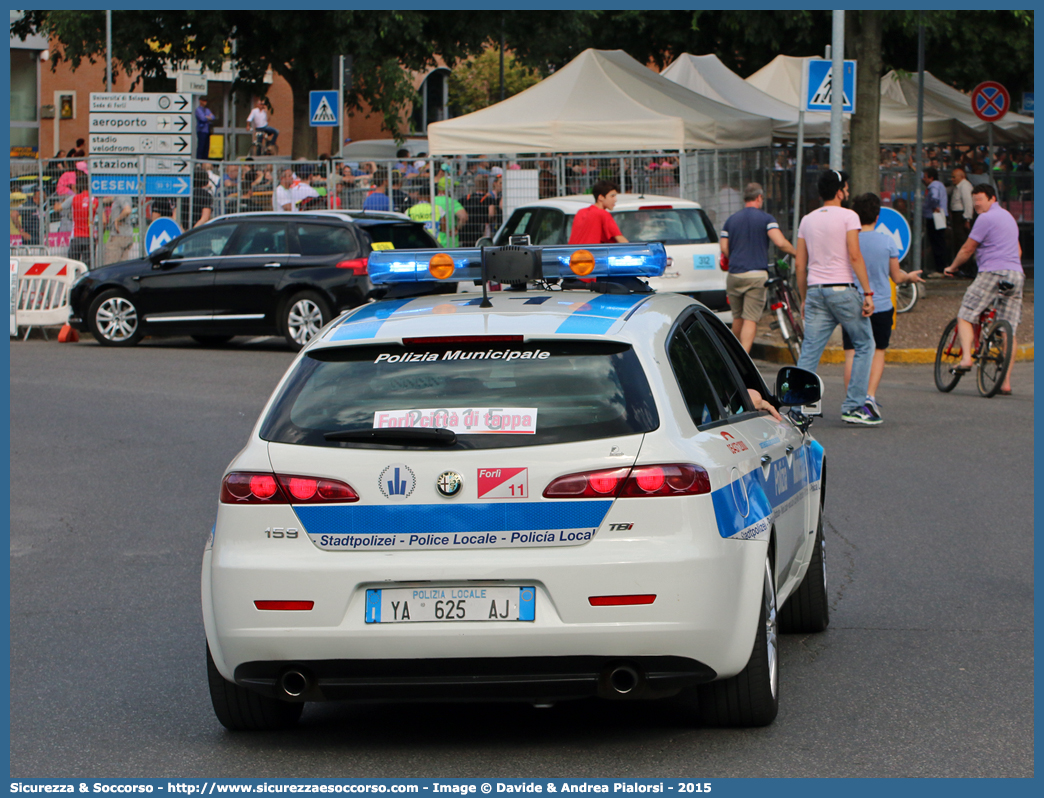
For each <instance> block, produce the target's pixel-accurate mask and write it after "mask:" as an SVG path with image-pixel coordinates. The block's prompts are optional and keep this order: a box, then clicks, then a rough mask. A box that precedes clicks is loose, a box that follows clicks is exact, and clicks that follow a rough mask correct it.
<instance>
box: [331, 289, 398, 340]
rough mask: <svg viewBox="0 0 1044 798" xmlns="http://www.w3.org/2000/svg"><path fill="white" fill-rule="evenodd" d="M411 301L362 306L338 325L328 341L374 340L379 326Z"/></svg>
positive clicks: (393, 301) (395, 300)
mask: <svg viewBox="0 0 1044 798" xmlns="http://www.w3.org/2000/svg"><path fill="white" fill-rule="evenodd" d="M411 301H413V298H412V297H411V298H409V299H391V300H388V301H387V302H371V303H370V304H369V305H363V306H362V308H360V309H359V311H358V312H356V313H353V314H352V315H351V316H349V317H348V318H347V319H345V320H344V321H342V322H341V323H340V325H338V327H337V329H336V330H334V331H333V333H332V334H331V335H330V340H331V341H357V340H359V339H362V338H375V337H376V336H377V331H378V330H380V329H381V325H382V324H384V322H385V321H387V319H388V317H389V316H391V315H392V314H393V313H395V311H397V310H399V309H400V308H402V307H403V306H404V305H406V304H408V303H409V302H411Z"/></svg>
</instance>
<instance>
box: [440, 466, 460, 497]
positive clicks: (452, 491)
mask: <svg viewBox="0 0 1044 798" xmlns="http://www.w3.org/2000/svg"><path fill="white" fill-rule="evenodd" d="M435 487H436V488H438V490H439V493H441V494H442V495H443V496H445V497H446V498H447V499H452V498H453V497H454V496H456V495H457V494H458V493H460V491H461V488H463V487H464V477H462V476H461V475H460V474H458V473H457V472H456V471H443V472H442V473H441V474H439V478H438V479H436V480H435Z"/></svg>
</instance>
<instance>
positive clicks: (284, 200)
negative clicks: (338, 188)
mask: <svg viewBox="0 0 1044 798" xmlns="http://www.w3.org/2000/svg"><path fill="white" fill-rule="evenodd" d="M318 196H319V192H318V191H316V190H315V189H314V188H312V187H311V186H310V185H308V184H307V183H305V182H304V181H302V180H299V179H298V178H297V176H296V175H295V174H294V170H293V169H284V170H283V171H281V172H280V173H279V185H278V186H276V189H275V191H274V192H272V210H273V211H286V212H289V213H293V212H296V211H297V210H298V208H297V205H298V203H300V202H301V200H304V199H308V198H309V197H318Z"/></svg>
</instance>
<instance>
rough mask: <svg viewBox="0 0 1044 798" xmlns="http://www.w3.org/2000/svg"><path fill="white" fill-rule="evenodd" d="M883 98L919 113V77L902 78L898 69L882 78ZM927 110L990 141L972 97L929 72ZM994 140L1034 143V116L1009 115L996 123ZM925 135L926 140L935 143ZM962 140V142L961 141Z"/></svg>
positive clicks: (908, 76) (926, 112) (978, 139)
mask: <svg viewBox="0 0 1044 798" xmlns="http://www.w3.org/2000/svg"><path fill="white" fill-rule="evenodd" d="M881 98H882V101H883V100H884V99H887V100H888V101H889V102H892V103H895V104H896V105H901V106H905V107H909V108H913V109H914V111H915V112H916V110H917V75H915V74H914V75H907V76H906V77H901V76H900V75H899V74H898V73H897V72H896V71H895V70H892V71H891V72H888V73H887V74H886V75H885V76H884V77H883V78H881ZM924 111H925V114H926V115H927V114H928V112H929V111H931V112H932V113H933V114H938V115H940V116H945V117H950V118H952V119H955V120H957V121H959V122H961V123H962V124H963V125H964V126H965V127H967V128H968V129H970V130H973V131H975V134H976V135H977V138H976V139H975V141H979V142H982V141H985V140H986V125H987V124H988V123H987V122H983V121H982V120H981V119H979V117H977V116H976V115H975V112H974V111H972V105H971V95H970V94H965V93H964V92H963V91H959V90H958V89H955V88H954V87H953V86H950V85H947V84H946V83H943V82H942V81H941V80H939V78H937V77H935V75H933V74H932V73H931V72H928V71H927V70H926V71H925V73H924ZM993 139H994V141H996V142H999V143H1013V142H1019V141H1033V117H1031V116H1022V115H1021V114H1015V113H1011V112H1008V113H1007V114H1005V115H1004V118H1003V119H1001V121H1000V122H994V123H993ZM931 140H933V139H929V138H928V136H927V135H926V136H925V141H931ZM935 140H938V139H935ZM957 140H958V141H960V140H959V139H957Z"/></svg>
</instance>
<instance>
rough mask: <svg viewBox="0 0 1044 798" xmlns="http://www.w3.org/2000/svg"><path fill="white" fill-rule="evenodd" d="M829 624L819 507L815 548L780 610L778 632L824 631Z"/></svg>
mask: <svg viewBox="0 0 1044 798" xmlns="http://www.w3.org/2000/svg"><path fill="white" fill-rule="evenodd" d="M829 623H830V604H829V603H828V601H827V582H826V539H825V538H824V537H823V509H822V508H820V510H819V525H818V526H817V527H816V542H815V548H814V549H813V551H812V559H811V561H810V562H809V564H808V570H807V571H805V578H804V579H802V580H801V584H800V585H799V586H798V589H797V590H795V591H794V593H793V594H792V595H791V597H790V598H788V599H787V601H786V603H785V604H784V605H783V606H782V607H781V608H780V610H779V631H781V632H784V633H787V632H803V633H807V632H822V631H823V630H824V629H826V628H827V625H828V624H829Z"/></svg>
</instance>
